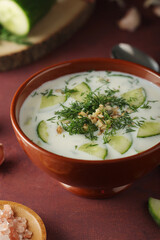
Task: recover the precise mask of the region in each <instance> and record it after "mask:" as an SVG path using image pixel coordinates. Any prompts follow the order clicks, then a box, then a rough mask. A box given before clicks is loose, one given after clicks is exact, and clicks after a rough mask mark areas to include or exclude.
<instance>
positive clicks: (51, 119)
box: [47, 116, 56, 122]
mask: <svg viewBox="0 0 160 240" xmlns="http://www.w3.org/2000/svg"><path fill="white" fill-rule="evenodd" d="M55 119H56V116H54V117H51V118H49V119H47V121H51V122H53V121H54V120H55Z"/></svg>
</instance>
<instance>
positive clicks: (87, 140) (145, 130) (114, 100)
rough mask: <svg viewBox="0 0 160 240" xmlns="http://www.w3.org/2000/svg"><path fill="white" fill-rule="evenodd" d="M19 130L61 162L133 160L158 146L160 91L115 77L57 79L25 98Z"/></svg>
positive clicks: (121, 75) (82, 75)
mask: <svg viewBox="0 0 160 240" xmlns="http://www.w3.org/2000/svg"><path fill="white" fill-rule="evenodd" d="M20 127H21V129H22V130H23V132H24V133H25V134H26V136H27V137H29V138H30V139H31V140H32V141H33V142H34V143H36V144H37V145H39V146H40V147H42V148H44V149H46V150H48V151H50V152H53V153H56V154H59V155H61V156H65V157H71V158H76V159H84V160H85V159H86V160H102V159H114V158H121V157H126V156H130V155H134V154H137V153H138V152H141V151H144V150H146V149H148V148H150V147H152V146H153V145H155V144H157V143H159V142H160V135H159V134H160V89H159V87H157V86H156V85H154V84H153V83H151V82H149V81H147V80H144V79H142V78H139V77H136V76H133V75H130V74H125V73H121V72H109V71H89V72H82V73H77V74H70V75H66V76H62V77H60V78H58V79H55V80H52V81H49V82H46V83H44V84H43V85H41V86H40V87H39V88H37V89H36V90H34V91H33V92H32V93H31V94H30V96H28V98H27V99H26V100H25V102H24V103H23V105H22V108H21V111H20Z"/></svg>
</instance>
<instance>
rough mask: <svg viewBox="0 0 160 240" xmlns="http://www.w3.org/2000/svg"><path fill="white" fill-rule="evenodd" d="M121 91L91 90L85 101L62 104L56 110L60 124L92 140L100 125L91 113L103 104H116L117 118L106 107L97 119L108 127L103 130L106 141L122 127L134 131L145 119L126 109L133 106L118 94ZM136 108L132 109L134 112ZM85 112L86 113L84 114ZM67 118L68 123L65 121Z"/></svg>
mask: <svg viewBox="0 0 160 240" xmlns="http://www.w3.org/2000/svg"><path fill="white" fill-rule="evenodd" d="M117 92H119V90H117V89H109V88H108V89H107V90H105V93H104V94H101V93H100V92H96V91H94V92H92V91H91V92H89V93H88V94H87V96H86V97H85V98H84V100H83V102H78V101H75V102H71V103H70V106H69V107H66V106H64V105H63V104H61V106H62V108H63V109H62V110H60V111H56V112H55V114H56V115H57V116H58V119H59V120H61V121H60V124H61V126H62V127H63V129H64V130H65V131H67V132H69V134H70V135H73V134H83V135H85V137H86V138H89V139H90V140H96V139H97V131H98V126H97V125H96V124H94V123H93V122H92V121H91V118H89V117H88V116H89V115H92V114H94V113H95V112H96V110H97V109H98V108H99V106H100V105H101V106H102V108H103V106H106V104H107V106H110V107H111V108H114V107H115V106H116V107H117V108H118V109H119V113H120V114H119V115H118V117H116V118H113V117H112V112H110V111H109V110H106V109H105V107H104V108H103V109H102V110H101V114H102V116H101V115H100V116H97V119H99V121H100V122H101V123H102V124H104V125H105V124H106V129H105V131H104V132H103V141H104V143H107V142H109V140H110V136H112V135H114V134H116V132H117V131H118V130H120V129H125V130H126V132H131V131H134V129H135V128H136V127H139V126H141V125H142V124H143V122H144V119H139V118H138V117H134V118H132V117H131V114H130V113H128V112H127V111H126V109H127V108H131V107H130V106H129V104H128V103H127V102H126V100H125V99H124V98H122V97H119V96H116V93H117ZM134 111H136V109H134V108H133V109H132V112H134ZM81 112H82V113H84V114H86V115H84V116H83V114H81ZM65 120H67V121H66V123H65Z"/></svg>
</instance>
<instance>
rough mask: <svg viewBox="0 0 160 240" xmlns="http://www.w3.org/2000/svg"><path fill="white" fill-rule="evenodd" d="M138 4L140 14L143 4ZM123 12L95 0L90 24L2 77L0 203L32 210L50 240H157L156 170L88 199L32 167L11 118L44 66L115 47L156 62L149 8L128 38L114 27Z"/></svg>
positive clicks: (158, 40)
mask: <svg viewBox="0 0 160 240" xmlns="http://www.w3.org/2000/svg"><path fill="white" fill-rule="evenodd" d="M134 2H135V1H130V3H132V4H134ZM136 2H137V6H138V8H139V9H140V10H141V9H142V6H141V2H142V1H139V2H138V0H137V1H136ZM123 13H124V10H120V9H119V7H117V5H116V3H115V2H111V1H110V2H109V1H107V0H99V1H98V2H97V5H96V8H95V11H94V13H93V15H92V16H91V18H90V19H89V21H88V22H87V23H86V24H85V25H84V26H83V27H82V28H81V29H80V30H78V32H77V33H76V34H75V35H74V36H73V37H72V38H71V39H70V40H69V41H67V42H66V43H65V44H63V45H62V46H60V47H59V48H58V49H56V50H54V51H53V52H51V53H50V54H49V55H48V56H46V57H44V58H43V59H41V60H39V61H37V62H36V63H34V64H31V65H28V66H25V67H23V68H19V69H16V70H13V71H8V72H5V73H0V142H2V143H3V144H4V148H5V162H4V164H3V165H2V166H1V167H0V199H1V200H10V201H16V202H19V203H22V204H24V205H27V206H28V207H30V208H32V209H33V210H34V211H36V212H37V213H38V214H39V215H40V216H41V218H42V219H43V221H44V223H45V226H46V229H47V235H48V240H52V239H53V240H54V239H55V240H143V239H147V240H151V239H152V240H158V239H160V229H159V228H158V227H157V225H156V224H155V223H154V222H153V220H152V218H151V217H150V215H149V213H148V209H147V200H148V197H150V196H152V197H156V198H159V199H160V167H158V168H156V169H155V170H153V171H152V172H151V173H150V174H148V175H147V176H145V177H143V178H142V179H140V180H138V181H137V182H136V183H134V184H133V185H132V186H131V187H130V188H129V189H127V190H126V191H124V192H122V193H120V194H119V195H117V196H116V197H113V198H110V199H106V200H91V199H85V198H81V197H78V196H75V195H73V194H71V193H69V192H67V191H66V190H65V189H63V188H62V186H60V185H59V183H58V182H57V181H55V180H54V179H52V178H51V177H50V176H48V175H47V174H45V173H44V172H42V171H41V170H39V169H38V168H37V167H35V166H34V165H33V164H32V163H31V161H30V160H29V158H28V157H27V156H26V154H25V153H24V152H23V150H22V149H21V147H20V146H19V144H18V142H17V140H16V137H15V135H14V132H13V129H12V126H11V122H10V116H9V110H10V103H11V100H12V97H13V95H14V93H15V91H16V89H17V88H18V87H19V86H20V85H21V84H22V83H23V81H24V80H25V79H26V78H28V77H29V76H30V75H31V74H33V73H35V72H36V71H38V70H40V69H41V68H44V67H46V66H48V65H52V64H54V63H57V62H61V61H64V60H69V59H77V58H82V57H110V49H111V47H112V46H113V45H114V44H116V43H119V42H127V43H130V44H132V45H134V46H136V47H138V48H140V49H141V50H143V51H145V52H147V53H148V54H150V55H151V56H152V57H153V58H155V59H156V60H157V61H159V63H160V18H157V17H155V16H154V15H153V14H152V12H151V9H150V10H145V11H144V10H143V12H142V25H141V26H140V27H139V28H138V29H137V31H136V32H133V33H129V32H126V31H121V30H119V29H118V27H117V25H116V22H117V20H118V19H119V18H120V17H121V16H122V15H123ZM37 240H38V239H37Z"/></svg>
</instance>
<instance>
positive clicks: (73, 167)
mask: <svg viewBox="0 0 160 240" xmlns="http://www.w3.org/2000/svg"><path fill="white" fill-rule="evenodd" d="M91 69H94V70H109V71H120V72H125V73H130V74H133V75H136V76H138V77H141V78H145V79H147V80H149V81H151V82H153V83H155V84H156V85H158V86H160V75H158V74H156V73H155V72H153V71H151V70H149V69H147V68H145V67H142V66H140V65H137V64H134V63H130V62H126V61H122V60H117V59H102V58H100V59H99V58H95V59H80V60H73V61H67V62H64V63H60V64H56V65H53V66H51V67H48V68H46V69H43V70H42V71H40V72H38V73H36V74H35V75H33V76H31V77H30V78H29V79H28V80H26V81H25V82H24V83H23V84H22V86H20V88H19V89H18V90H17V92H16V93H15V96H14V98H13V101H12V104H11V121H12V125H13V128H14V131H15V134H16V136H17V139H18V141H19V143H20V145H21V147H22V148H23V149H24V151H25V152H26V153H27V155H28V156H29V158H30V159H31V160H32V162H33V163H34V164H36V165H37V166H38V167H40V168H41V169H42V170H44V171H45V172H46V173H48V174H49V175H51V176H52V177H53V178H55V179H57V180H58V181H59V182H60V183H61V184H62V185H63V186H64V187H65V188H66V189H68V190H69V191H71V192H73V193H75V194H78V195H80V196H85V197H89V198H106V197H110V196H112V195H115V194H117V193H119V192H120V191H122V190H124V189H126V188H127V187H128V186H130V185H131V184H132V183H133V182H134V181H135V180H136V179H138V178H140V177H142V176H144V175H145V174H147V173H148V172H149V171H151V170H152V169H153V168H155V167H156V166H157V165H158V164H159V162H160V158H159V154H160V143H159V144H157V145H156V146H154V147H152V148H150V149H149V150H146V151H144V152H141V153H138V154H136V155H133V156H130V157H124V158H120V159H112V160H99V161H90V160H77V159H71V158H68V157H62V156H59V155H57V154H54V153H51V152H48V151H46V150H44V149H42V148H41V147H39V146H37V145H36V144H34V143H33V142H32V141H31V140H30V139H29V138H28V137H26V136H25V134H24V133H23V132H22V130H21V129H20V127H19V112H20V109H21V106H22V104H23V102H24V100H25V99H26V98H27V96H28V95H29V94H30V93H31V92H32V91H33V90H35V89H36V88H37V87H39V86H40V85H41V84H43V83H44V82H46V81H49V80H52V79H55V78H57V77H60V76H63V75H66V74H70V73H76V72H82V71H88V70H91Z"/></svg>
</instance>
